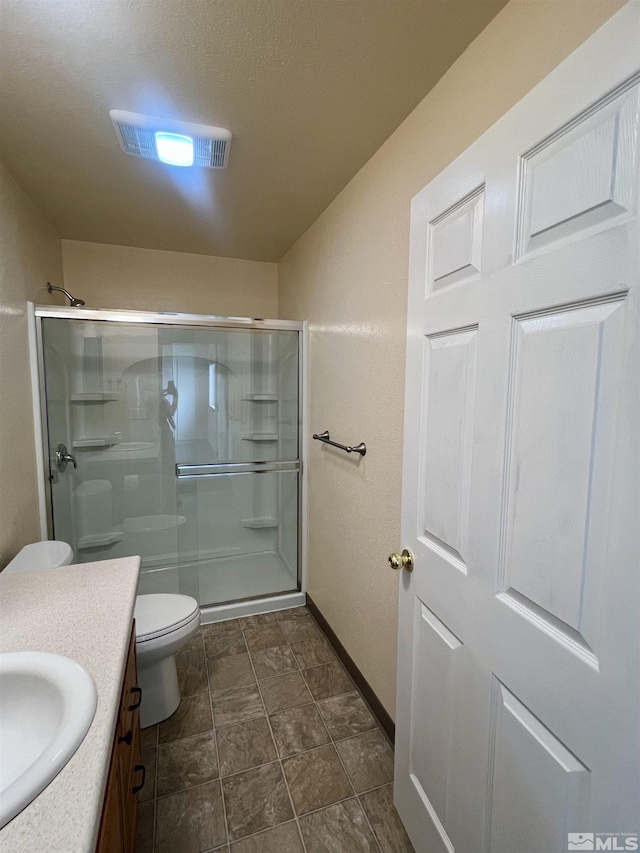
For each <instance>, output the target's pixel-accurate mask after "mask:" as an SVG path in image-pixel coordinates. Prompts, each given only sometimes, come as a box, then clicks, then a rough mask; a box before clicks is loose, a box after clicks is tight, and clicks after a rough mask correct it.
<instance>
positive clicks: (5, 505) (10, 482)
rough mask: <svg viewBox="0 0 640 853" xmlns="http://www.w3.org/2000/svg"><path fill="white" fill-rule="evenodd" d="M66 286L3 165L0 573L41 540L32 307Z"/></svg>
mask: <svg viewBox="0 0 640 853" xmlns="http://www.w3.org/2000/svg"><path fill="white" fill-rule="evenodd" d="M47 281H50V282H51V283H52V284H56V285H61V284H62V255H61V252H60V239H59V237H58V235H57V234H56V232H55V231H54V229H53V228H52V227H51V225H50V224H49V223H48V222H47V220H46V219H44V217H43V216H42V215H41V214H40V213H39V212H38V211H37V210H36V208H35V207H34V206H33V204H32V203H31V201H30V200H29V198H28V197H27V196H26V195H25V194H24V192H23V191H22V190H21V189H20V187H19V186H18V184H17V183H16V182H15V181H14V179H13V178H12V177H11V175H10V174H9V173H8V172H7V170H6V169H5V168H4V166H2V164H0V447H1V448H2V466H1V467H0V568H2V567H4V566H5V565H6V563H7V562H8V561H9V560H10V559H11V558H12V557H13V556H14V555H15V554H16V553H17V551H19V550H20V548H21V547H22V546H23V545H26V544H27V543H29V542H33V541H35V540H36V539H38V538H39V536H40V525H39V520H38V483H37V475H36V457H35V445H34V432H33V416H32V408H31V379H30V372H29V349H28V326H27V313H26V308H27V300H31V301H35V302H46V301H48V294H47V292H46V283H47Z"/></svg>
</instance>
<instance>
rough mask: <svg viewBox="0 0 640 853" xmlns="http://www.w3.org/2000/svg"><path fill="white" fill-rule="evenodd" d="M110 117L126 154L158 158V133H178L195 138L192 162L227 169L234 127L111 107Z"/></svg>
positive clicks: (206, 166) (211, 167) (209, 167)
mask: <svg viewBox="0 0 640 853" xmlns="http://www.w3.org/2000/svg"><path fill="white" fill-rule="evenodd" d="M109 115H110V116H111V121H112V122H113V126H114V128H115V131H116V135H117V137H118V142H119V143H120V147H121V148H122V150H123V151H124V152H125V154H133V156H134V157H145V158H146V159H147V160H158V161H160V157H159V156H158V149H157V147H156V133H161V132H165V133H178V134H181V135H183V136H189V137H191V138H192V139H193V165H194V166H203V167H205V168H207V169H226V167H227V165H228V163H229V149H230V148H231V139H232V138H233V134H232V133H231V131H229V130H226V129H225V128H223V127H208V126H207V125H204V124H188V123H187V122H182V121H173V120H169V119H160V118H153V117H152V116H145V115H140V114H139V113H128V112H124V111H122V110H111V112H110V113H109Z"/></svg>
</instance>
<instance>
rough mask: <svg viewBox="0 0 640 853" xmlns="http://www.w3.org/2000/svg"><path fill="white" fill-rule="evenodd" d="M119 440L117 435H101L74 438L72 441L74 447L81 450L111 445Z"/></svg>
mask: <svg viewBox="0 0 640 853" xmlns="http://www.w3.org/2000/svg"><path fill="white" fill-rule="evenodd" d="M119 442H120V436H119V435H103V436H99V437H96V438H75V439H74V440H73V442H72V443H73V446H74V447H75V448H76V449H79V450H83V449H85V448H86V449H90V448H92V447H113V445H114V444H118V443H119Z"/></svg>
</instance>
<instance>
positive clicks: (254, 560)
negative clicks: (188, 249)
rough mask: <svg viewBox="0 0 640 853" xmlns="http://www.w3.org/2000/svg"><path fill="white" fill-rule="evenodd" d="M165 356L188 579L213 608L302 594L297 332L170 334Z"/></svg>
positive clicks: (166, 338) (165, 342) (167, 333)
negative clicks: (173, 392) (171, 396)
mask: <svg viewBox="0 0 640 853" xmlns="http://www.w3.org/2000/svg"><path fill="white" fill-rule="evenodd" d="M162 353H163V370H164V371H165V381H166V383H167V387H169V384H170V383H171V387H172V388H173V389H175V390H176V393H177V395H178V397H177V399H178V405H177V411H176V420H175V440H176V444H175V447H176V475H177V506H178V512H179V513H180V514H181V515H183V516H184V517H185V518H186V519H187V524H186V535H185V537H184V539H183V540H182V551H181V567H182V571H183V573H185V574H190V576H191V577H192V579H193V583H194V585H195V584H196V583H197V585H198V588H199V595H200V600H201V601H203V602H206V603H207V604H222V603H226V602H230V601H237V600H240V599H244V598H256V597H259V596H266V595H274V594H277V593H282V592H290V591H294V590H296V589H298V588H299V584H298V494H299V482H298V481H299V469H300V465H299V454H298V440H299V437H298V421H299V418H298V411H299V405H298V402H299V401H298V384H299V383H298V333H297V332H289V331H273V332H271V331H269V332H268V331H257V330H253V331H245V330H233V331H230V330H212V329H207V330H206V331H204V330H197V331H196V330H191V329H190V330H185V329H182V330H175V329H172V330H171V331H168V330H167V331H165V333H164V338H163V348H162ZM185 395H186V397H187V399H186V400H183V396H185Z"/></svg>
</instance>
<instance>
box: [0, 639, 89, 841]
mask: <svg viewBox="0 0 640 853" xmlns="http://www.w3.org/2000/svg"><path fill="white" fill-rule="evenodd" d="M97 698H98V694H97V692H96V686H95V684H94V683H93V679H92V678H91V676H90V675H89V673H88V672H87V671H86V669H84V667H82V666H80V664H78V663H76V662H75V661H73V660H71V659H70V658H67V657H63V656H62V655H54V654H50V653H48V652H7V653H6V654H0V827H3V826H4V825H5V824H6V823H8V822H9V821H10V820H11V818H13V817H15V816H16V815H17V814H18V812H20V811H22V809H23V808H25V806H28V805H29V803H30V802H31V801H32V800H33V799H34V798H35V797H37V796H38V794H39V793H40V792H41V791H42V790H43V789H44V788H46V786H47V785H48V784H49V782H51V780H52V779H54V778H55V777H56V776H57V775H58V773H59V772H60V771H61V770H62V768H63V767H64V766H65V764H66V763H67V761H69V759H70V758H71V756H72V755H73V754H74V752H75V751H76V749H77V748H78V747H79V746H80V744H81V743H82V741H83V740H84V737H85V735H86V733H87V731H88V730H89V726H90V725H91V722H92V720H93V715H94V714H95V710H96V701H97Z"/></svg>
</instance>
